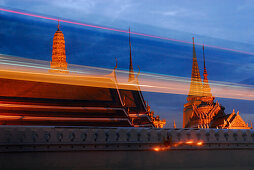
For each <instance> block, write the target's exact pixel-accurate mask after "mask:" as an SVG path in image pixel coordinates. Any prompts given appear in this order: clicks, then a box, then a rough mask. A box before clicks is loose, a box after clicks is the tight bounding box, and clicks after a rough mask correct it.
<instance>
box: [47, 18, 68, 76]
mask: <svg viewBox="0 0 254 170" xmlns="http://www.w3.org/2000/svg"><path fill="white" fill-rule="evenodd" d="M50 68H51V69H50V70H49V71H50V72H63V73H67V72H68V71H67V62H66V54H65V41H64V35H63V33H62V31H60V29H59V21H58V29H57V31H56V33H55V35H54V38H53V47H52V61H51V62H50Z"/></svg>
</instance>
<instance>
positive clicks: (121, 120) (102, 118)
mask: <svg viewBox="0 0 254 170" xmlns="http://www.w3.org/2000/svg"><path fill="white" fill-rule="evenodd" d="M129 43H130V36H129ZM116 68H117V66H116V67H115V68H114V69H113V71H112V73H111V74H108V75H98V76H94V75H88V74H82V75H76V74H72V73H71V72H69V71H68V69H67V62H66V55H65V41H64V35H63V33H62V31H60V29H59V24H58V29H57V31H56V33H55V34H54V38H53V49H52V61H51V62H50V70H49V71H48V72H47V73H45V72H43V70H39V71H38V72H36V74H34V72H33V71H30V72H29V71H27V72H22V74H21V72H19V71H18V70H17V68H14V69H13V71H12V72H10V73H9V72H8V71H7V72H8V78H6V77H4V76H3V75H4V74H6V73H5V72H4V71H3V70H0V83H1V91H0V105H1V107H0V124H1V125H33V126H34V125H40V126H45V125H47V126H97V127H155V128H162V127H164V126H165V124H166V121H165V120H160V118H159V116H155V115H154V112H153V111H151V110H150V106H149V105H148V104H146V103H147V102H145V100H144V98H143V95H142V92H141V89H140V87H139V82H138V75H135V73H134V71H133V65H132V55H131V44H130V67H129V79H128V82H129V83H127V84H125V85H120V84H118V83H117V75H116ZM10 69H11V68H10ZM126 81H127V80H126Z"/></svg>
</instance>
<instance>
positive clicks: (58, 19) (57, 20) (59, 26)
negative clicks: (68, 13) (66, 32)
mask: <svg viewBox="0 0 254 170" xmlns="http://www.w3.org/2000/svg"><path fill="white" fill-rule="evenodd" d="M57 21H58V24H57V31H60V29H59V27H60V25H59V18H58V20H57Z"/></svg>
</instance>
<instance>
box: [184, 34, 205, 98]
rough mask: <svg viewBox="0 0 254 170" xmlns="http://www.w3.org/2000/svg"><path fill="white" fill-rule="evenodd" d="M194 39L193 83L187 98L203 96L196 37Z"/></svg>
mask: <svg viewBox="0 0 254 170" xmlns="http://www.w3.org/2000/svg"><path fill="white" fill-rule="evenodd" d="M192 40H193V63H192V74H191V84H190V91H189V94H188V97H187V100H188V101H189V100H192V99H193V97H201V96H203V84H202V81H201V77H200V72H199V68H198V61H197V55H196V50H195V43H194V37H192Z"/></svg>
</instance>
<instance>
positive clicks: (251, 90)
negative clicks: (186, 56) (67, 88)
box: [0, 55, 254, 100]
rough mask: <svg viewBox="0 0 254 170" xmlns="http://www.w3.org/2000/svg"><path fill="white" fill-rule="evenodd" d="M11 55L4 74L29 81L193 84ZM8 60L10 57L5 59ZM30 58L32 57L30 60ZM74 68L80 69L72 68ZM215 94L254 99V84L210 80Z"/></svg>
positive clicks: (175, 89) (167, 87)
mask: <svg viewBox="0 0 254 170" xmlns="http://www.w3.org/2000/svg"><path fill="white" fill-rule="evenodd" d="M5 58H9V60H11V57H10V56H3V55H0V66H1V67H0V68H1V69H0V78H5V79H6V78H7V79H16V80H25V81H37V82H46V83H57V84H67V85H78V86H92V87H104V88H119V89H127V90H137V89H139V87H140V88H141V90H142V91H147V92H159V93H171V94H183V95H187V94H188V91H189V86H190V78H186V77H176V76H168V75H159V74H148V73H141V74H139V77H138V85H139V86H137V82H135V81H134V82H127V80H128V74H129V72H128V71H124V70H116V78H117V82H116V80H115V78H114V72H112V71H113V69H106V68H99V67H90V66H89V67H86V66H80V67H78V65H72V64H69V65H68V66H69V73H68V74H63V73H50V72H49V62H41V61H38V60H31V61H33V62H35V61H37V64H38V65H40V67H38V65H36V62H35V65H34V67H33V65H32V64H33V63H32V62H31V63H28V66H26V64H25V62H23V63H19V61H22V60H23V59H22V58H15V60H16V61H13V62H11V64H9V63H10V62H3V63H1V59H5ZM5 61H6V60H5ZM28 61H30V60H28ZM71 68H75V69H76V70H74V71H72V69H71ZM209 84H210V86H211V89H212V94H213V95H214V96H215V97H222V98H232V99H242V100H254V86H252V85H243V84H236V83H228V82H220V81H210V82H209Z"/></svg>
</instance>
